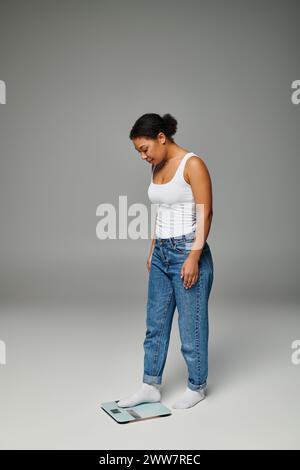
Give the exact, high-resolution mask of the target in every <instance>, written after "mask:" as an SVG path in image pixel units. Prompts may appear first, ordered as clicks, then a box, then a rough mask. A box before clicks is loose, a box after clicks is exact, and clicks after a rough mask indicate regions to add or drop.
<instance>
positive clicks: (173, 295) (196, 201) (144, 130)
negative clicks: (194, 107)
mask: <svg viewBox="0 0 300 470" xmlns="http://www.w3.org/2000/svg"><path fill="white" fill-rule="evenodd" d="M176 129H177V121H176V119H175V118H174V117H173V116H171V115H170V114H165V115H164V116H163V117H161V116H160V115H158V114H155V113H148V114H144V115H143V116H141V117H140V118H139V119H138V120H137V121H136V122H135V124H134V126H133V128H132V130H131V132H130V139H131V140H132V141H133V144H134V147H135V149H136V150H137V151H138V152H140V153H141V157H142V159H143V160H146V161H147V162H148V163H151V164H152V178H151V183H150V186H149V188H148V196H149V199H150V201H151V202H152V203H154V204H155V205H156V206H158V210H157V214H156V223H155V235H154V238H153V240H152V243H151V248H150V253H149V256H148V259H147V268H148V271H149V280H148V301H147V331H146V337H145V341H144V344H143V346H144V351H145V355H144V372H143V384H142V387H141V388H140V389H139V390H138V391H137V392H136V393H134V394H133V395H132V396H131V397H129V398H127V399H125V400H119V401H118V406H120V407H127V406H135V405H137V404H139V403H143V402H157V401H160V398H161V394H160V385H161V381H162V374H163V370H164V366H165V362H166V357H167V351H168V346H169V339H170V333H171V326H172V320H173V314H174V311H175V308H176V307H177V310H178V325H179V333H180V339H181V352H182V354H183V357H184V360H185V362H186V364H187V368H188V380H187V387H186V390H185V391H184V393H183V395H182V396H181V397H180V398H179V399H178V400H177V401H176V402H175V403H174V404H173V408H181V409H184V408H190V407H192V406H194V405H195V404H196V403H198V402H199V401H201V400H202V399H203V398H205V390H206V385H207V375H208V330H209V328H208V299H209V295H210V291H211V287H212V283H213V276H214V266H213V259H212V255H211V251H210V247H209V245H208V243H207V242H206V239H207V237H208V233H209V230H210V225H211V220H212V214H213V210H212V188H211V180H210V176H209V172H208V170H207V167H206V165H205V163H204V162H203V160H202V159H201V158H200V157H198V156H197V155H195V154H194V153H193V152H189V151H187V150H186V149H184V148H182V147H180V146H179V145H177V144H176V143H175V142H174V139H173V138H172V136H173V135H174V134H175V132H176ZM199 208H202V217H199ZM200 212H201V211H200ZM196 222H197V223H196Z"/></svg>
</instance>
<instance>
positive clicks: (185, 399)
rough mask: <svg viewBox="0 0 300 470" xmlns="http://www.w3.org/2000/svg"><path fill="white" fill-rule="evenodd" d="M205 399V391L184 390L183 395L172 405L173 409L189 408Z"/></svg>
mask: <svg viewBox="0 0 300 470" xmlns="http://www.w3.org/2000/svg"><path fill="white" fill-rule="evenodd" d="M204 398H205V389H203V388H202V389H200V390H191V389H190V388H189V387H187V388H186V390H185V392H184V394H183V395H182V396H181V397H180V398H179V399H178V400H177V401H176V402H175V403H174V404H173V408H181V409H185V408H191V407H192V406H194V405H196V403H198V402H199V401H201V400H203V399H204Z"/></svg>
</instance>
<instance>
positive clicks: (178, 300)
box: [143, 232, 214, 390]
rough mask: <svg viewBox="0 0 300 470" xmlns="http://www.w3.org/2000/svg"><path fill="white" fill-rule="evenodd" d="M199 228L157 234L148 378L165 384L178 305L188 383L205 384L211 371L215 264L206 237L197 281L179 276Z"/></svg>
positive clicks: (149, 303)
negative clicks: (210, 302) (167, 235)
mask: <svg viewBox="0 0 300 470" xmlns="http://www.w3.org/2000/svg"><path fill="white" fill-rule="evenodd" d="M194 237H195V232H190V233H189V234H185V235H179V236H176V237H171V238H156V240H155V245H154V249H153V253H152V257H151V268H150V272H149V278H148V300H147V318H146V325H147V330H146V337H145V340H144V343H143V347H144V373H143V382H145V383H148V384H160V383H161V381H162V374H163V370H164V366H165V362H166V358H167V352H168V346H169V339H170V333H171V327H172V321H173V314H174V311H175V308H176V307H177V311H178V326H179V333H180V340H181V352H182V354H183V357H184V360H185V362H186V364H187V368H188V379H187V385H188V386H189V388H190V389H192V390H199V389H201V388H205V387H206V385H207V375H208V336H209V322H208V300H209V295H210V291H211V287H212V283H213V277H214V265H213V259H212V255H211V251H210V247H209V245H208V243H207V242H205V245H204V247H203V251H202V253H201V256H200V259H199V262H198V266H199V275H198V279H197V282H196V283H195V284H193V285H192V287H190V288H185V287H184V283H183V278H181V277H180V271H181V268H182V265H183V263H184V261H185V259H186V258H187V256H188V254H189V253H190V251H191V247H192V244H193V240H194Z"/></svg>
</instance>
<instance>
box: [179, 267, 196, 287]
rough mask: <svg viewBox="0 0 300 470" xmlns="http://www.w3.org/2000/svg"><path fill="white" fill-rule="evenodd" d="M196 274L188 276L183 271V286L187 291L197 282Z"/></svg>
mask: <svg viewBox="0 0 300 470" xmlns="http://www.w3.org/2000/svg"><path fill="white" fill-rule="evenodd" d="M198 274H199V273H198ZM198 274H188V273H185V272H184V271H183V275H182V277H183V285H184V287H185V288H186V289H189V288H190V287H192V286H193V285H194V284H195V283H196V282H197V279H198Z"/></svg>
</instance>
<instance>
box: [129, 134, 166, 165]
mask: <svg viewBox="0 0 300 470" xmlns="http://www.w3.org/2000/svg"><path fill="white" fill-rule="evenodd" d="M133 145H134V147H135V149H136V150H137V151H138V152H139V153H140V155H141V158H142V160H145V161H147V162H148V163H150V164H151V165H152V164H154V165H157V164H158V163H160V162H161V161H162V160H163V159H164V158H165V145H163V144H162V143H161V137H158V139H148V138H146V137H136V138H135V139H133Z"/></svg>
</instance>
